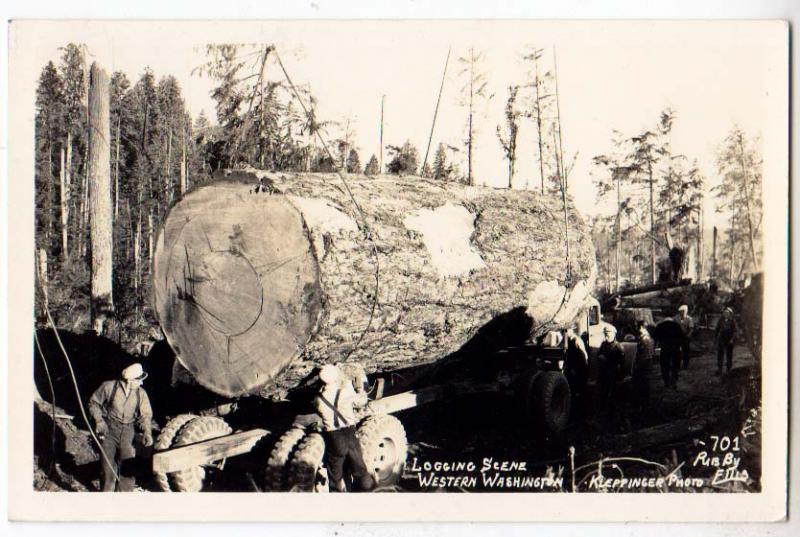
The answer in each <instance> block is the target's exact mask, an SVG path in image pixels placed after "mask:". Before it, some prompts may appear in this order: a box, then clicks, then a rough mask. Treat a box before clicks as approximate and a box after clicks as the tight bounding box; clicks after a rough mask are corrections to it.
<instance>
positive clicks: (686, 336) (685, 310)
mask: <svg viewBox="0 0 800 537" xmlns="http://www.w3.org/2000/svg"><path fill="white" fill-rule="evenodd" d="M675 322H677V323H678V324H679V325H680V326H681V331H682V332H683V339H682V340H681V357H682V359H683V369H686V368H688V367H689V343H690V342H691V340H692V335H694V319H692V317H691V316H690V315H689V306H687V305H686V304H682V305H681V307H679V308H678V314H677V315H676V316H675Z"/></svg>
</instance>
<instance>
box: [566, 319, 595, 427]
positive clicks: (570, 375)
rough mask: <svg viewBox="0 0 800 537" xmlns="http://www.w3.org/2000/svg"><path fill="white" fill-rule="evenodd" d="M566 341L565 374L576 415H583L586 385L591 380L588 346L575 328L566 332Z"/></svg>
mask: <svg viewBox="0 0 800 537" xmlns="http://www.w3.org/2000/svg"><path fill="white" fill-rule="evenodd" d="M564 341H565V344H566V349H567V359H566V363H565V364H564V374H565V375H566V377H567V380H568V381H569V386H570V392H571V393H572V402H573V406H572V407H573V408H574V409H575V414H576V415H581V414H582V413H583V407H584V406H585V399H586V384H587V382H588V380H589V353H587V352H586V345H585V344H584V342H583V339H582V338H581V337H580V336H579V335H578V334H577V333H576V332H575V327H574V326H573V327H570V328H568V329H566V330H565V331H564Z"/></svg>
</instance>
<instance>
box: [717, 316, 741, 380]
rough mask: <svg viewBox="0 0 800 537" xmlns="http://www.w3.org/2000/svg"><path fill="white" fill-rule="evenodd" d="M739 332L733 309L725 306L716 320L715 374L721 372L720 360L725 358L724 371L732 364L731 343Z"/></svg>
mask: <svg viewBox="0 0 800 537" xmlns="http://www.w3.org/2000/svg"><path fill="white" fill-rule="evenodd" d="M738 333H739V327H738V326H737V324H736V319H734V318H733V310H732V309H731V308H725V309H724V310H723V311H722V317H720V319H719V321H718V322H717V329H716V344H717V375H721V374H722V361H723V358H727V360H726V372H728V371H730V370H731V366H732V365H733V344H734V342H735V341H736V336H737V335H738Z"/></svg>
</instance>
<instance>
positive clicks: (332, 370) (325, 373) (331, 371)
mask: <svg viewBox="0 0 800 537" xmlns="http://www.w3.org/2000/svg"><path fill="white" fill-rule="evenodd" d="M319 380H321V381H322V382H324V383H325V384H333V383H334V382H336V381H337V380H339V368H338V367H336V366H335V365H333V364H325V365H324V366H322V368H321V369H320V370H319Z"/></svg>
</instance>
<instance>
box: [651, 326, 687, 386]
mask: <svg viewBox="0 0 800 537" xmlns="http://www.w3.org/2000/svg"><path fill="white" fill-rule="evenodd" d="M655 336H656V340H657V341H658V344H659V346H660V347H661V354H660V356H659V362H660V363H661V377H662V378H663V379H664V386H665V387H667V388H677V385H678V371H679V370H680V365H681V357H682V347H681V344H682V342H683V339H684V336H683V329H682V328H681V325H680V324H678V322H677V321H676V320H675V319H674V318H672V317H667V318H666V319H664V320H662V321H661V322H659V323H658V324H657V325H656V328H655Z"/></svg>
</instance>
